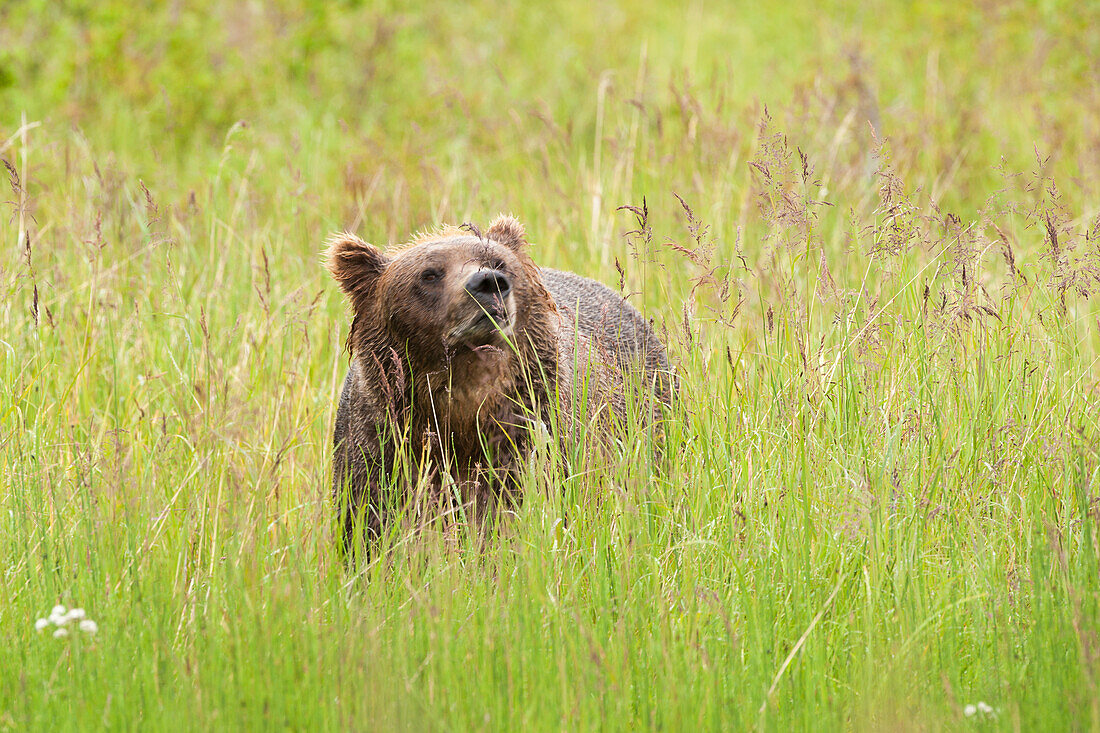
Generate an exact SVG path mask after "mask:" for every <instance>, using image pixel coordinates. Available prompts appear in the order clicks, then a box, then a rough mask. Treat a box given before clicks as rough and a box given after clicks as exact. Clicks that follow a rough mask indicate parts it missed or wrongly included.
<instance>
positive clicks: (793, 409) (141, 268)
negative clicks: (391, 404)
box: [0, 0, 1100, 730]
mask: <svg viewBox="0 0 1100 733" xmlns="http://www.w3.org/2000/svg"><path fill="white" fill-rule="evenodd" d="M673 5H674V4H672V3H668V4H658V3H631V4H623V5H613V4H603V3H591V2H583V3H582V2H571V1H568V0H563V1H561V2H548V3H540V4H533V3H528V4H515V5H507V6H504V7H502V4H500V3H488V2H472V3H443V2H427V3H423V4H421V5H420V6H419V7H418V8H417V9H410V8H409V7H407V6H406V5H405V4H401V3H392V4H389V5H387V4H378V5H365V4H362V3H355V2H339V3H316V4H311V3H308V2H305V1H304V0H281V1H280V2H274V3H246V2H233V3H221V2H215V1H214V0H192V1H191V2H156V3H149V4H140V3H139V4H133V3H123V2H120V1H118V0H106V1H104V2H91V1H77V0H73V1H71V2H65V3H53V2H46V0H14V1H9V2H5V3H3V4H2V5H0V158H2V159H3V165H4V167H6V169H7V170H6V171H5V172H3V173H4V178H3V181H2V182H3V191H4V195H3V196H0V201H2V203H0V210H2V213H3V216H0V242H2V248H0V480H2V484H0V485H2V493H0V571H2V572H0V630H2V633H3V636H4V643H3V644H0V730H26V729H46V728H49V729H62V730H89V729H97V728H101V727H104V728H111V729H135V728H140V729H142V730H157V729H232V728H244V729H327V730H332V729H337V728H340V727H344V728H351V729H359V730H362V729H374V728H381V729H391V728H401V729H404V728H411V729H417V730H435V729H439V730H452V729H458V730H462V729H489V730H518V729H531V730H554V729H595V728H601V729H637V728H663V729H669V730H678V729H696V728H718V729H725V730H743V729H752V728H759V729H767V730H788V729H792V728H793V729H814V730H818V729H879V730H883V729H943V728H947V729H959V728H967V727H981V728H990V729H993V728H998V729H1000V728H1004V729H1018V730H1036V729H1080V730H1084V729H1094V730H1095V729H1098V728H1100V689H1098V684H1100V633H1098V632H1100V564H1098V562H1100V550H1098V540H1097V528H1098V521H1100V475H1098V472H1100V424H1098V414H1100V411H1098V409H1097V406H1098V399H1100V367H1098V359H1100V302H1098V299H1097V297H1096V296H1097V293H1098V292H1100V122H1098V120H1100V10H1098V8H1097V7H1095V6H1092V5H1090V4H1071V3H1059V2H1040V3H1030V2H981V3H974V4H968V3H954V2H932V1H916V2H906V3H877V2H872V3H836V2H829V1H826V2H812V3H811V2H793V3H783V4H775V5H773V6H768V7H767V8H766V9H765V8H764V5H763V4H757V3H744V4H737V3H730V4H721V3H702V2H689V3H686V4H684V5H682V6H680V5H679V4H676V5H677V6H676V7H673ZM643 205H644V212H643ZM623 206H632V207H635V208H634V210H633V211H632V210H626V209H620V207H623ZM502 211H505V212H512V213H514V214H516V215H517V216H518V217H520V219H521V220H523V221H524V222H525V224H526V225H527V230H528V232H529V234H530V237H531V239H532V241H533V242H534V243H535V250H534V251H535V256H536V258H537V259H538V261H539V262H540V263H542V264H545V265H549V266H554V267H559V268H566V269H570V270H574V271H576V272H579V273H582V274H584V275H587V276H590V277H595V278H599V279H601V280H603V281H604V282H607V283H609V284H611V285H613V286H619V284H620V273H619V268H621V269H622V271H623V273H624V276H623V277H622V287H623V289H624V292H626V293H629V294H630V298H631V301H632V302H634V303H635V304H637V305H638V306H639V307H641V308H642V309H643V310H644V311H645V312H646V313H647V314H648V315H651V316H653V317H654V318H655V319H656V322H657V323H658V324H659V325H661V327H662V328H663V331H664V333H665V334H666V335H667V340H668V342H669V344H670V349H671V353H672V356H673V359H674V361H675V363H676V364H677V367H678V369H679V371H680V374H681V379H682V389H681V394H682V398H683V402H684V405H685V407H686V409H685V410H684V411H683V413H682V414H675V415H672V416H670V418H669V422H668V424H667V427H666V436H667V439H666V446H665V450H664V451H657V452H655V451H653V450H651V449H650V446H651V441H650V440H649V436H647V435H645V434H643V433H642V432H641V431H638V430H632V431H631V434H630V435H628V436H626V438H625V439H624V440H623V443H622V446H621V450H618V451H615V452H614V455H612V456H610V457H601V458H593V457H591V456H586V455H584V453H583V452H582V451H579V450H573V451H572V452H571V453H570V456H569V457H570V460H568V461H565V462H564V463H563V464H562V465H557V464H555V465H554V466H552V467H551V468H549V469H540V470H537V471H534V472H532V474H531V475H530V476H529V477H527V484H528V491H527V499H526V501H525V503H524V504H523V506H522V507H521V509H520V511H519V513H518V515H517V516H516V517H515V518H513V519H512V520H511V521H509V522H507V523H506V525H505V526H504V527H502V528H501V530H500V532H499V533H498V535H497V536H494V537H492V538H490V539H489V541H487V542H485V543H480V542H479V541H478V540H477V538H476V537H469V536H463V537H460V538H459V540H458V541H457V546H456V541H455V540H454V539H453V538H447V537H441V536H439V535H438V534H433V533H430V532H429V533H425V534H423V535H420V536H418V537H416V538H413V539H408V538H394V539H393V540H392V542H393V545H394V546H393V548H392V551H391V552H390V553H389V555H388V559H387V560H386V561H385V562H376V563H374V564H372V565H369V566H365V567H361V568H357V569H355V570H353V571H348V570H347V569H345V567H344V566H343V565H342V564H341V562H340V559H339V557H338V556H337V554H336V553H335V552H334V542H333V527H332V514H333V512H332V509H331V507H330V506H329V504H328V501H327V498H328V494H327V491H328V486H327V484H328V475H329V470H330V458H331V447H330V440H331V429H332V423H333V417H334V405H335V398H336V394H337V388H338V385H339V380H341V379H342V377H343V372H344V370H345V368H346V363H347V361H346V354H345V353H342V351H341V349H342V345H343V339H344V337H345V335H346V328H347V325H348V316H347V312H346V309H345V306H344V304H343V303H342V301H341V298H340V297H339V293H338V291H337V288H336V287H335V285H334V284H333V283H332V282H331V281H330V280H329V279H328V277H327V275H326V274H325V273H324V272H323V271H322V268H321V266H320V255H319V253H320V250H321V248H322V245H323V240H324V238H325V237H326V235H327V234H328V233H329V232H330V231H332V230H335V229H342V228H348V229H350V230H352V231H356V232H357V233H359V234H360V235H362V236H363V237H364V238H366V239H367V240H368V241H372V242H375V243H377V244H388V243H398V242H401V241H403V240H405V239H406V238H407V237H408V236H409V235H410V234H411V233H412V232H414V231H416V230H419V229H425V228H430V227H432V226H435V225H436V224H439V223H443V222H449V223H462V222H466V221H472V222H475V223H478V224H480V225H481V226H484V225H485V224H486V223H487V222H488V221H489V220H490V219H491V218H492V217H493V216H495V215H496V214H497V213H498V212H502ZM56 604H63V605H65V606H67V607H81V608H83V609H84V610H85V612H86V614H87V616H88V617H89V618H90V619H92V620H94V621H95V622H96V624H97V625H98V632H97V633H95V634H94V635H91V634H88V633H85V632H80V631H78V630H77V629H76V628H75V624H74V625H73V626H72V627H71V628H72V632H71V634H70V636H69V637H66V638H54V636H53V633H52V632H53V628H52V627H51V628H48V629H45V630H43V631H36V629H35V620H36V619H38V618H40V617H45V616H47V615H48V614H49V613H50V609H51V608H52V607H53V606H54V605H56ZM979 703H982V704H983V705H982V708H981V709H980V710H976V707H977V706H978V704H979ZM968 706H975V707H974V708H968ZM987 708H988V710H987ZM968 713H972V714H970V715H968Z"/></svg>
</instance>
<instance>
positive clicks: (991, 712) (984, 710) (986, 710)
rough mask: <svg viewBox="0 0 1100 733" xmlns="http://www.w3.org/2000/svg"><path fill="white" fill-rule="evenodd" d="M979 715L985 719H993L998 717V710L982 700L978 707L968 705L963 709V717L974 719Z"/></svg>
mask: <svg viewBox="0 0 1100 733" xmlns="http://www.w3.org/2000/svg"><path fill="white" fill-rule="evenodd" d="M978 713H981V714H982V717H983V718H984V717H985V716H987V715H988V716H989V717H991V718H995V717H997V710H996V709H995V708H994V707H993V706H992V705H989V704H987V703H985V702H984V701H982V700H979V701H978V704H977V705H967V706H966V707H965V708H963V715H965V716H966V717H968V718H973V717H974V716H975V715H977V714H978Z"/></svg>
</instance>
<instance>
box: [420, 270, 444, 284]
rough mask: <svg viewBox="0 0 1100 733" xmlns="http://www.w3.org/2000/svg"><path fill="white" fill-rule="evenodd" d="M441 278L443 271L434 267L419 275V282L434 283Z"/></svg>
mask: <svg viewBox="0 0 1100 733" xmlns="http://www.w3.org/2000/svg"><path fill="white" fill-rule="evenodd" d="M441 277H443V271H442V270H440V269H438V268H435V267H432V268H429V269H427V270H424V272H422V273H420V281H421V282H426V283H434V282H435V281H436V280H438V279H439V278H441Z"/></svg>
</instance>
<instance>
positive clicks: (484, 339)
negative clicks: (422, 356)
mask: <svg viewBox="0 0 1100 733" xmlns="http://www.w3.org/2000/svg"><path fill="white" fill-rule="evenodd" d="M514 320H515V317H514V314H513V309H512V298H511V297H510V296H509V297H507V298H503V299H502V298H493V299H492V300H491V301H490V302H484V301H477V302H476V303H474V310H473V311H472V312H471V313H469V314H468V315H467V316H466V317H465V318H463V320H462V321H461V322H460V323H459V324H458V325H457V326H455V327H454V328H452V329H451V331H450V333H449V334H447V335H448V341H450V342H451V343H453V344H465V345H466V346H469V347H471V348H476V347H478V346H485V345H487V344H495V343H497V342H499V341H500V340H501V339H502V338H503V339H504V340H507V339H508V338H510V337H511V335H512V327H513V325H514V323H513V321H514Z"/></svg>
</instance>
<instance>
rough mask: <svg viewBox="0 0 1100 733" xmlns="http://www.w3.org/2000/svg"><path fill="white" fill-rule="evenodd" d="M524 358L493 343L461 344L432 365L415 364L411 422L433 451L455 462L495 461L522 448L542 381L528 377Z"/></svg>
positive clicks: (498, 462)
mask: <svg viewBox="0 0 1100 733" xmlns="http://www.w3.org/2000/svg"><path fill="white" fill-rule="evenodd" d="M523 363H524V359H523V358H522V356H521V355H519V354H516V353H514V352H512V351H510V350H504V349H500V348H495V347H481V348H479V349H474V350H470V349H463V350H461V351H459V352H457V353H455V354H452V355H451V357H450V358H449V359H448V360H447V361H446V362H445V363H444V364H443V365H442V366H441V367H437V368H435V369H431V368H427V369H422V370H416V374H417V378H416V380H415V383H414V384H413V390H412V395H411V397H412V400H411V411H410V412H411V414H410V415H409V417H410V422H411V427H412V429H413V432H414V434H416V433H419V434H421V435H425V436H427V438H428V441H429V445H430V446H431V447H432V448H433V452H442V453H445V454H447V455H448V457H449V458H450V459H451V461H453V462H455V463H457V464H459V466H460V467H462V466H464V465H466V464H469V465H471V466H472V465H475V464H481V465H485V463H486V460H487V459H489V460H491V461H492V462H493V463H494V464H495V465H498V466H499V465H500V464H501V461H502V459H504V462H505V463H507V460H506V456H507V455H510V454H513V453H516V452H517V451H520V452H522V446H523V445H525V443H526V440H527V427H528V423H529V422H530V415H531V413H532V412H533V411H535V410H537V409H538V407H539V405H540V403H542V402H543V399H542V397H541V392H542V391H543V390H542V385H541V382H540V383H537V384H536V383H533V382H532V381H531V380H530V379H529V377H528V375H527V374H526V370H524V369H523Z"/></svg>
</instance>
